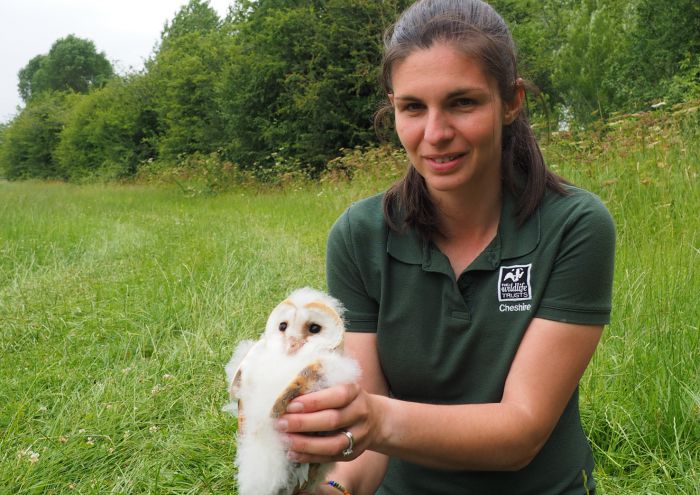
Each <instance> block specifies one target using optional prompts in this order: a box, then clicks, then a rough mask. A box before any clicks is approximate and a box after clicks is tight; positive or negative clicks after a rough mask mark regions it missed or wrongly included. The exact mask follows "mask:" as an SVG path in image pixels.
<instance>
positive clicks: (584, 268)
mask: <svg viewBox="0 0 700 495" xmlns="http://www.w3.org/2000/svg"><path fill="white" fill-rule="evenodd" d="M574 194H583V195H584V201H581V202H579V203H578V204H577V208H576V209H575V210H574V211H572V212H569V217H568V219H567V221H566V223H565V225H564V227H563V228H564V232H563V235H562V236H561V238H560V239H561V240H560V246H559V249H558V253H557V256H556V260H555V262H554V265H553V268H552V271H551V274H550V276H549V280H548V282H547V286H546V288H545V292H544V294H543V298H542V301H541V303H540V306H539V308H538V310H537V314H536V316H537V317H540V318H545V319H549V320H556V321H562V322H567V323H579V324H586V325H605V324H607V323H610V313H611V309H612V286H613V271H614V258H615V225H614V223H613V219H612V217H611V215H610V213H609V212H608V210H607V209H606V208H605V206H604V205H603V203H602V202H601V201H600V199H598V198H597V197H595V196H594V195H592V194H590V193H586V192H583V191H581V192H580V193H574Z"/></svg>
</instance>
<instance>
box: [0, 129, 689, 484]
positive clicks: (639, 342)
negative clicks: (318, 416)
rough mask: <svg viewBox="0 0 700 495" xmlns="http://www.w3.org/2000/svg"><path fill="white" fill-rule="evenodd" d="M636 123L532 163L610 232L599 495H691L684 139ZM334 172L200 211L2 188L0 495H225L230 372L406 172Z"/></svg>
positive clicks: (156, 192) (594, 392)
mask: <svg viewBox="0 0 700 495" xmlns="http://www.w3.org/2000/svg"><path fill="white" fill-rule="evenodd" d="M649 118H650V117H649V116H641V117H636V118H633V119H628V120H625V121H622V123H620V124H618V125H616V126H608V127H605V128H601V129H600V131H599V132H597V133H588V134H586V135H583V136H565V137H558V138H555V139H554V140H553V141H552V142H551V143H549V144H548V145H547V146H546V149H545V154H546V155H547V157H548V159H549V162H550V163H551V164H552V166H553V167H554V168H555V169H556V170H557V171H558V172H560V173H561V174H562V175H564V176H566V177H568V178H570V179H572V180H573V181H574V182H576V183H577V184H579V185H581V186H583V187H586V188H588V189H590V190H592V191H594V192H596V193H597V194H598V195H600V196H601V198H602V199H603V200H604V201H605V203H606V204H607V205H608V207H609V208H610V210H611V212H612V214H613V216H614V217H615V219H616V222H617V227H618V253H617V267H616V282H615V296H614V297H615V300H614V308H615V309H614V316H613V323H612V324H611V325H610V327H609V328H608V329H607V330H606V332H605V335H604V338H603V341H602V342H601V345H600V347H599V350H598V352H597V354H596V356H595V358H594V361H593V363H592V365H591V367H590V368H589V370H588V371H587V373H586V375H585V377H584V379H583V381H582V383H581V400H582V414H583V419H584V428H585V429H586V431H587V433H588V435H589V438H590V439H591V442H592V444H593V447H594V451H595V455H596V458H597V461H598V468H597V472H596V476H597V479H598V483H599V486H600V492H601V493H603V494H664V495H667V494H685V495H691V494H693V495H695V494H698V493H700V328H699V325H700V310H698V303H697V301H698V293H699V292H700V273H699V272H700V269H699V268H698V267H699V266H700V215H698V211H700V187H698V186H699V184H698V181H699V180H700V179H699V178H698V173H699V172H700V171H699V168H700V166H699V164H700V136H698V134H697V132H696V131H694V130H693V129H694V128H696V127H694V125H695V124H697V118H695V120H694V124H693V122H691V124H684V123H683V121H682V120H681V121H679V120H677V119H661V120H659V119H656V118H655V119H654V120H645V119H649ZM635 120H637V122H635ZM688 120H690V121H693V118H692V116H691V117H687V118H686V121H688ZM344 160H345V162H346V164H348V163H349V164H352V165H353V166H357V165H359V164H363V165H364V167H360V170H358V171H357V175H356V179H355V181H354V182H353V183H351V184H349V183H347V182H344V181H341V180H333V179H329V180H326V181H323V182H321V183H315V184H311V183H301V182H294V183H291V184H288V185H287V186H286V187H284V188H278V189H275V190H271V191H263V190H260V189H250V188H249V189H245V190H244V189H236V190H232V191H230V192H228V193H225V194H219V195H216V196H206V195H199V196H196V195H195V196H187V195H184V194H183V193H182V190H181V189H180V188H166V187H151V186H133V185H132V186H104V185H93V186H81V187H77V186H71V185H66V184H46V183H32V182H27V183H2V182H0V356H1V357H0V494H3V495H4V494H44V493H49V494H50V493H55V494H58V493H81V494H97V493H120V494H121V493H124V494H132V493H133V494H136V493H139V494H140V493H151V494H159V493H169V494H170V493H172V494H190V493H191V494H195V493H196V494H206V493H211V494H214V493H216V494H221V493H234V490H235V482H234V477H233V456H234V453H235V445H234V443H233V441H232V440H233V430H234V421H233V419H232V418H229V417H227V416H225V415H224V414H223V413H222V412H221V411H220V409H221V406H222V405H223V403H224V402H225V399H226V396H225V384H224V374H223V365H224V363H225V362H226V361H227V359H228V358H229V356H230V353H231V351H232V350H233V348H234V347H235V343H236V342H237V341H238V340H239V339H241V338H245V337H252V336H255V335H257V334H258V333H259V332H260V331H261V330H262V328H263V326H264V321H265V319H266V316H267V314H268V312H269V311H270V309H271V308H272V307H273V306H274V304H276V302H277V301H278V300H279V299H280V298H281V297H282V296H283V295H285V294H286V293H287V292H289V290H291V289H292V288H296V287H299V286H303V285H312V286H316V287H319V288H323V286H324V276H323V271H324V268H323V257H324V247H325V246H324V244H325V236H326V234H327V231H328V229H329V228H330V226H331V224H332V222H333V221H334V219H335V218H336V217H337V215H338V214H339V213H340V212H341V211H342V210H343V209H344V208H345V207H346V206H347V205H348V204H349V203H350V202H351V201H353V200H354V199H357V198H360V197H363V196H366V195H368V194H371V193H373V192H374V191H376V190H379V189H381V188H383V187H385V186H386V185H387V184H388V181H389V180H391V178H392V177H393V176H395V175H396V174H397V173H398V170H399V169H400V166H398V165H397V163H396V161H395V160H391V159H389V158H388V157H386V156H385V155H382V154H381V153H379V152H376V153H370V154H364V155H363V154H359V153H356V152H349V153H348V154H347V155H346V157H345V159H344ZM341 165H342V164H341ZM341 168H342V167H341Z"/></svg>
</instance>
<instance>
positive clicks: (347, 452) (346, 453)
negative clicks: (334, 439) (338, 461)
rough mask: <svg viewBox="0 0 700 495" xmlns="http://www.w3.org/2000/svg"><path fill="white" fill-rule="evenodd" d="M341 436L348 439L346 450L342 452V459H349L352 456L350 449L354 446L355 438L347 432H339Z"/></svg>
mask: <svg viewBox="0 0 700 495" xmlns="http://www.w3.org/2000/svg"><path fill="white" fill-rule="evenodd" d="M341 433H342V434H343V435H345V436H346V437H348V448H346V449H345V450H343V457H350V456H351V455H352V448H353V447H354V446H355V437H353V436H352V433H350V432H349V431H345V430H343V431H342V432H341Z"/></svg>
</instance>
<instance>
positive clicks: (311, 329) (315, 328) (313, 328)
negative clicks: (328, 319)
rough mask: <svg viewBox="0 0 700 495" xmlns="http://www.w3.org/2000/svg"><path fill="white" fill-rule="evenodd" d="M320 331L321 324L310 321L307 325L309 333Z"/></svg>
mask: <svg viewBox="0 0 700 495" xmlns="http://www.w3.org/2000/svg"><path fill="white" fill-rule="evenodd" d="M320 331H321V325H318V324H317V323H312V324H311V325H309V333H318V332H320Z"/></svg>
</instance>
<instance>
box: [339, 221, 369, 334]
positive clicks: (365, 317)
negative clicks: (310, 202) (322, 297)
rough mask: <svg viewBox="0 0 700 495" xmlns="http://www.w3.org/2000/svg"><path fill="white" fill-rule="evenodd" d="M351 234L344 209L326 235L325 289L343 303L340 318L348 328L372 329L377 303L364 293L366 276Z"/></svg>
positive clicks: (365, 330) (357, 329) (366, 291)
mask: <svg viewBox="0 0 700 495" xmlns="http://www.w3.org/2000/svg"><path fill="white" fill-rule="evenodd" d="M352 234H353V232H352V228H351V222H350V211H349V210H348V211H346V212H345V213H343V215H342V216H341V217H340V218H338V220H337V221H336V222H335V224H334V225H333V227H332V228H331V231H330V234H329V236H328V244H327V249H326V282H327V284H328V291H329V293H330V294H331V295H332V296H333V297H335V298H336V299H338V300H339V301H340V302H342V303H343V306H345V310H346V311H345V314H344V317H343V318H344V320H345V324H346V328H347V330H348V331H355V332H376V331H377V320H378V302H377V301H376V300H374V299H373V298H372V297H371V296H370V295H369V294H368V290H367V286H366V280H365V279H366V276H363V273H362V270H361V269H360V266H359V263H358V258H357V251H356V249H355V240H354V239H353V235H352Z"/></svg>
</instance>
